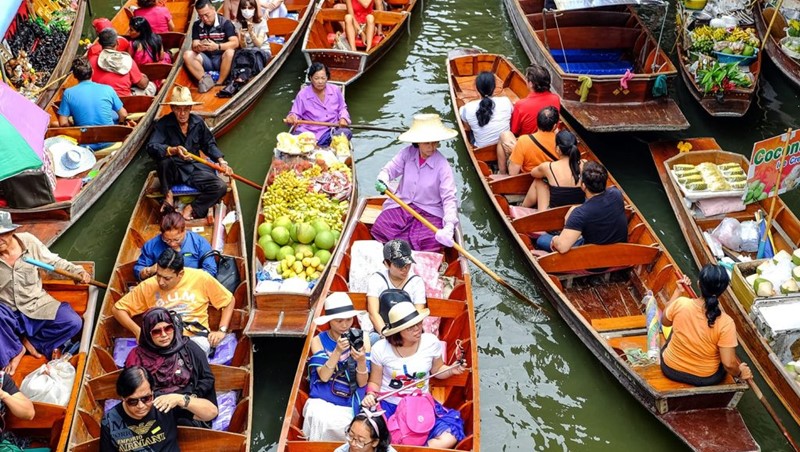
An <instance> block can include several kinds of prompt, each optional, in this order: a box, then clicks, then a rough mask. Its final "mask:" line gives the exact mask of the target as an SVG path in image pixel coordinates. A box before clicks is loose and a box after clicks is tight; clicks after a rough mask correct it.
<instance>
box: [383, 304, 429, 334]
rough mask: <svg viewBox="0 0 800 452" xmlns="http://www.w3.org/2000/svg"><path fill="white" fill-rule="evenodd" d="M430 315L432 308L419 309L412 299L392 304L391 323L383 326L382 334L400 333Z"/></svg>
mask: <svg viewBox="0 0 800 452" xmlns="http://www.w3.org/2000/svg"><path fill="white" fill-rule="evenodd" d="M429 315H431V310H430V309H428V308H424V309H420V310H417V307H416V306H414V303H412V302H410V301H401V302H400V303H397V304H396V305H394V306H392V309H390V310H389V323H387V324H386V326H385V327H383V331H381V334H382V335H383V336H384V337H387V336H391V335H392V334H395V333H399V332H401V331H403V330H404V329H406V328H410V327H412V326H414V325H416V324H418V323H420V322H422V321H423V320H424V319H425V317H428V316H429Z"/></svg>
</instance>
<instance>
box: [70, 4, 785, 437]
mask: <svg viewBox="0 0 800 452" xmlns="http://www.w3.org/2000/svg"><path fill="white" fill-rule="evenodd" d="M418 1H419V3H420V4H419V5H417V9H416V11H415V12H414V14H413V16H412V20H411V22H410V27H409V33H408V34H407V35H406V36H405V37H403V38H402V39H401V40H400V42H399V43H398V44H397V46H396V47H395V48H394V49H393V50H392V51H391V53H390V54H389V55H388V56H386V57H385V58H384V59H383V60H382V61H381V62H380V64H379V65H378V66H377V67H375V68H374V69H373V70H371V71H370V72H369V73H368V74H367V75H365V76H364V77H363V78H361V80H359V81H358V82H357V83H355V84H354V85H352V86H351V87H350V88H348V90H347V94H346V96H347V101H348V104H349V107H350V114H351V116H352V119H353V122H354V123H361V124H372V125H377V126H382V127H391V128H405V127H407V126H408V125H410V123H411V118H412V115H413V114H415V113H417V112H426V113H439V114H440V115H442V117H443V118H444V120H445V122H446V123H448V124H449V125H450V126H454V124H455V122H454V121H455V116H454V114H453V112H452V107H451V104H450V99H449V94H448V87H447V79H446V70H445V58H446V55H447V52H448V50H450V49H453V48H456V47H476V48H479V49H482V50H485V51H488V52H494V53H500V54H504V55H506V56H508V57H509V58H510V59H511V60H512V61H513V62H514V63H515V64H516V65H517V66H518V67H520V68H524V67H525V66H527V64H528V59H527V57H526V55H525V53H524V52H523V51H522V48H521V46H520V45H519V43H518V42H517V39H516V37H515V35H514V31H513V29H512V27H511V25H510V22H509V20H508V17H507V15H506V10H505V8H504V7H503V5H502V2H501V0H488V1H487V0H458V1H456V0H418ZM92 6H93V8H94V14H95V16H106V17H111V16H112V15H113V14H115V13H116V11H118V9H119V7H120V1H119V0H93V1H92ZM671 9H672V10H674V8H671ZM643 15H644V16H645V17H647V18H648V20H649V21H650V22H652V23H651V25H652V28H653V29H654V30H655V31H656V33H657V32H658V28H659V26H660V20H661V18H662V17H663V16H664V12H663V10H661V9H658V10H650V11H644V12H643ZM667 15H668V16H669V17H671V16H672V13H671V12H668V13H667ZM89 21H90V18H87V24H88V22H89ZM673 24H674V22H673V21H672V19H671V18H670V19H669V20H668V21H667V22H666V27H665V33H664V48H666V49H670V48H671V47H672V44H673V42H674V27H673ZM86 28H87V30H88V29H89V28H90V26H89V25H87V27H86ZM764 61H765V65H764V70H763V73H764V76H763V77H762V79H761V87H760V89H759V98H758V100H757V101H756V102H755V103H754V105H753V106H752V108H751V110H750V112H749V113H748V115H747V116H746V117H744V118H742V119H720V120H715V119H711V118H709V117H708V116H707V115H705V114H704V113H703V112H702V111H701V109H700V108H699V107H698V106H697V104H696V103H695V101H694V99H693V98H692V97H691V95H690V94H689V93H688V91H686V89H685V88H684V87H683V86H682V84H681V83H682V82H679V81H678V80H676V82H675V83H674V84H673V85H672V86H671V88H670V91H671V94H672V95H673V96H675V97H676V98H677V99H678V101H679V103H680V106H681V108H682V109H683V112H684V114H685V115H686V116H687V118H688V119H689V121H690V122H691V124H692V128H691V129H689V130H688V131H685V132H682V133H676V134H655V133H654V134H637V135H632V134H605V135H596V134H589V133H588V132H585V131H582V130H579V131H580V134H581V138H582V139H583V140H586V142H587V143H589V144H590V146H591V147H592V149H593V150H594V152H595V153H596V154H597V155H598V156H599V158H600V159H601V160H602V161H603V163H604V164H605V165H606V166H607V167H608V168H609V170H610V172H611V173H612V174H613V175H614V177H616V179H617V180H618V181H619V182H620V183H621V184H622V187H623V188H624V189H625V191H626V192H627V193H628V195H629V196H630V197H631V198H632V199H633V201H634V202H635V203H636V205H637V206H638V207H639V209H640V210H641V211H642V212H643V213H644V215H645V217H646V218H647V220H648V221H649V222H650V224H651V225H652V226H653V228H654V230H655V231H656V232H657V233H659V234H660V235H661V237H662V240H663V241H664V242H665V244H666V245H667V247H668V248H669V250H670V251H671V252H672V254H673V256H674V257H675V259H676V260H677V261H678V263H679V265H680V266H681V267H682V268H683V270H684V272H686V273H687V274H689V275H692V276H695V275H696V274H697V269H696V268H694V265H693V263H692V260H691V255H690V254H689V251H688V248H687V247H686V244H685V242H684V239H683V236H682V234H681V231H680V229H679V228H678V226H677V223H676V221H675V219H674V216H673V213H672V210H671V209H670V206H669V204H668V202H667V199H666V197H665V195H664V192H663V190H662V188H661V183H660V182H659V180H658V176H657V174H656V171H655V167H654V166H653V163H652V161H651V159H650V156H649V154H648V149H647V143H648V142H649V141H652V140H656V139H677V138H683V137H692V136H713V137H715V138H716V139H717V140H718V141H719V142H720V144H721V145H722V146H723V147H724V148H725V149H727V150H731V151H736V152H740V153H743V154H745V155H748V156H749V154H750V151H751V149H752V144H753V142H754V141H757V140H760V139H763V138H765V137H769V136H774V135H776V134H778V133H780V132H781V131H783V130H785V129H786V128H787V127H795V126H797V122H796V121H795V119H794V118H796V117H798V113H799V112H798V110H799V109H800V107H798V90H797V88H796V87H793V86H791V85H790V84H789V83H788V82H787V81H786V80H785V79H784V78H783V77H782V76H781V74H780V73H779V72H778V70H777V68H776V67H775V66H774V65H772V64H771V62H769V61H768V59H767V58H765V59H764ZM305 66H306V64H305V60H304V59H303V56H302V54H301V52H300V50H299V46H298V48H297V49H296V50H295V52H294V54H293V55H292V56H291V58H290V59H289V60H288V62H287V63H286V65H285V66H284V68H283V70H282V72H281V74H279V75H278V76H277V77H276V78H275V79H274V80H273V82H272V84H271V85H270V87H269V88H268V89H267V91H266V92H265V94H264V96H263V98H262V99H261V101H260V102H259V103H258V105H257V107H256V108H255V109H254V110H253V111H252V112H251V113H250V114H249V116H248V117H247V118H245V119H244V120H243V121H242V122H241V123H240V124H239V125H238V126H237V127H236V128H235V129H234V130H233V131H232V132H231V133H229V134H228V135H227V136H225V137H223V138H222V139H221V140H220V142H219V144H220V146H221V148H222V150H223V151H224V152H225V154H226V159H227V160H228V161H229V163H230V165H231V166H232V167H233V168H234V169H236V171H237V173H239V174H241V175H242V176H244V177H247V178H249V179H252V180H255V181H263V180H264V176H265V174H266V171H267V168H268V166H269V162H270V158H271V156H272V148H273V143H274V142H275V135H276V134H277V133H279V132H281V131H284V130H285V127H284V125H283V124H282V122H281V119H282V118H283V117H284V116H285V115H286V113H287V111H288V110H289V108H290V103H291V101H292V99H293V98H294V95H295V93H296V92H297V89H298V87H299V86H300V84H301V82H302V81H303V80H302V73H303V70H304V68H305ZM401 146H402V145H401V144H400V143H399V142H397V141H396V136H395V135H394V134H390V133H385V132H367V131H357V132H356V134H355V137H354V147H355V155H356V162H357V168H358V173H359V181H358V182H359V190H360V193H362V194H364V195H372V194H375V193H376V192H375V189H374V187H373V186H374V182H375V175H376V174H377V173H378V171H379V170H380V168H381V167H382V166H383V165H384V164H385V163H386V162H387V161H388V160H389V159H390V158H391V157H392V156H393V155H394V153H395V152H397V151H398V150H399V149H400V148H401ZM440 150H441V151H442V152H443V153H444V155H445V156H447V158H448V159H449V160H450V162H451V163H452V164H453V168H454V170H455V177H456V181H457V185H458V188H459V194H460V200H461V221H462V225H463V228H464V233H465V239H466V248H467V249H468V250H469V251H471V252H472V253H473V254H474V255H475V256H476V257H477V258H478V259H480V260H481V261H482V262H484V263H486V264H487V265H488V266H489V267H491V268H493V269H494V270H495V271H496V272H497V273H498V274H499V275H500V276H502V277H503V278H505V279H506V280H507V281H508V282H510V283H511V284H512V285H514V286H515V287H517V288H519V289H520V290H521V291H523V292H524V293H525V294H527V295H528V296H529V297H531V298H532V299H534V300H537V301H538V302H539V303H542V304H545V305H548V301H547V300H545V299H543V298H542V296H541V294H540V291H539V289H538V288H537V286H536V285H535V284H534V283H533V281H535V276H534V274H533V272H532V270H531V269H530V268H529V267H528V266H527V264H526V263H525V260H524V258H523V256H522V255H521V253H520V252H519V251H517V250H516V249H515V248H514V246H513V245H512V243H513V242H512V240H511V237H510V236H509V234H508V233H507V232H506V230H505V229H504V227H503V226H502V224H501V223H500V221H498V217H497V214H496V213H495V212H494V210H493V208H492V207H491V205H490V203H489V202H488V198H487V197H486V195H485V194H484V193H483V192H482V190H481V188H480V183H479V181H478V179H477V176H476V174H475V171H474V170H473V169H472V167H471V166H470V161H469V158H468V157H467V156H466V154H465V152H466V151H465V148H464V146H463V145H462V144H461V143H460V142H459V141H458V140H451V141H448V142H443V143H442V146H441V148H440ZM151 169H153V165H152V162H151V161H150V160H149V158H148V157H147V155H146V153H144V152H140V155H138V156H137V157H136V159H135V160H134V161H133V163H132V164H131V165H130V166H129V167H128V168H127V169H126V170H125V172H124V173H123V174H122V175H121V177H120V178H119V179H118V180H117V182H116V183H115V184H114V186H113V187H112V188H111V189H109V190H108V192H107V193H106V194H105V195H104V196H103V197H102V198H101V199H100V200H99V201H98V202H97V203H96V204H95V206H94V207H93V208H92V209H91V210H90V211H89V212H88V213H86V214H85V215H84V217H83V218H82V219H81V220H80V221H79V222H78V223H77V224H76V225H75V226H73V227H72V229H71V230H70V231H69V232H68V233H67V234H66V235H64V236H63V237H62V238H61V239H60V240H59V241H58V242H57V243H56V245H55V250H56V251H57V252H59V253H61V254H62V255H63V256H65V257H67V258H69V259H86V260H94V261H96V262H97V269H98V279H101V280H104V279H107V278H108V276H109V275H110V273H111V270H112V267H113V265H114V259H115V257H116V255H117V250H118V244H119V243H120V241H121V240H122V238H123V235H124V231H125V227H126V225H127V223H128V220H129V219H130V215H131V211H132V209H133V206H134V203H135V200H136V197H137V196H138V194H139V192H140V190H141V188H142V184H143V183H144V180H145V176H146V174H147V172H148V171H150V170H151ZM239 192H240V195H241V199H242V201H243V203H244V204H243V208H242V210H243V211H244V215H245V218H244V222H245V225H246V227H245V230H246V231H247V234H248V243H250V241H251V239H252V237H250V234H251V231H252V227H253V225H252V223H253V221H254V218H255V211H256V208H257V206H258V199H257V198H258V193H257V192H256V190H254V189H251V188H249V187H247V186H246V185H243V184H239ZM786 200H787V201H788V202H789V203H790V206H792V207H793V208H796V207H797V206H798V204H799V201H798V196H797V195H796V192H795V194H794V195H791V194H790V195H789V196H787V197H786ZM473 275H474V283H475V285H474V289H475V293H474V295H475V304H476V308H475V309H476V318H477V322H478V325H477V326H478V344H479V347H480V378H481V384H480V389H481V391H480V397H481V413H480V415H481V420H482V442H481V444H482V446H483V450H486V451H517V450H522V451H529V450H581V451H583V450H586V451H595V450H597V451H602V450H644V449H646V450H651V451H672V450H682V449H683V446H682V443H680V442H679V441H678V440H677V439H675V437H674V436H673V435H672V434H671V433H670V432H669V431H668V430H667V428H665V427H664V426H662V425H661V424H660V423H659V422H658V421H656V420H655V418H654V417H653V416H652V415H650V413H649V412H648V411H647V410H646V409H645V408H643V407H642V406H641V405H639V403H638V402H636V400H634V398H633V397H632V396H631V395H629V394H628V393H627V392H626V391H625V390H624V389H623V388H622V386H621V385H620V384H619V383H618V382H617V380H616V379H615V378H614V377H612V376H611V375H610V374H609V373H608V372H607V371H606V370H605V368H604V367H603V366H602V365H601V364H600V363H599V362H598V360H597V359H596V358H595V357H594V356H593V355H592V354H591V353H590V352H588V351H587V350H586V349H585V347H584V346H583V345H582V343H581V342H580V341H579V340H578V339H577V337H576V336H575V335H573V333H572V331H571V330H570V329H569V328H568V327H567V326H566V324H565V323H564V322H563V321H561V319H560V318H558V317H557V316H556V318H554V319H551V320H539V319H538V317H537V315H536V313H535V310H534V309H533V308H531V307H530V306H529V305H527V304H525V303H524V302H520V301H519V300H517V299H516V298H515V297H514V296H512V295H511V294H510V293H509V292H508V291H506V290H505V289H503V288H502V287H501V286H499V285H498V284H496V283H495V282H494V281H493V280H492V279H491V278H489V277H487V276H486V275H484V274H483V273H481V271H480V270H478V269H477V268H474V267H473ZM551 311H552V309H551ZM301 345H302V344H301V341H300V340H288V339H277V340H275V339H265V340H258V341H256V342H255V347H256V351H257V353H256V366H255V382H256V384H255V388H256V390H255V405H254V421H253V431H254V434H253V450H254V451H268V450H270V449H272V448H274V446H275V444H276V443H277V439H278V438H277V436H278V433H279V431H280V425H281V422H282V417H283V413H284V411H285V409H286V402H287V399H288V396H289V391H290V385H291V382H292V379H293V377H294V374H295V370H296V368H297V361H298V357H299V354H300V347H301ZM739 355H740V357H744V356H745V354H744V352H743V351H741V350H740V352H739ZM761 387H762V388H764V389H765V392H768V391H766V385H765V384H764V383H763V382H761ZM768 397H769V398H770V400H771V401H772V403H773V406H775V407H776V409H777V410H778V412H779V413H780V415H781V416H782V417H783V419H784V422H785V423H786V424H787V425H791V424H792V422H791V420H790V418H789V416H788V415H787V414H786V413H785V411H784V410H783V408H782V407H779V404H778V403H777V402H776V401H775V399H774V397H773V396H772V394H768ZM739 407H740V409H741V411H742V412H743V415H744V418H745V422H746V423H747V425H748V427H749V428H750V430H751V431H752V432H753V435H754V436H755V437H756V440H757V441H758V443H759V444H760V445H761V448H762V450H764V451H780V450H789V449H788V446H787V445H786V444H785V442H784V441H783V440H782V438H781V437H780V433H779V432H778V430H777V429H776V428H775V426H774V424H773V423H772V421H771V419H770V417H769V416H768V414H767V413H766V411H765V410H764V409H763V408H762V406H761V404H760V403H759V402H758V400H757V399H756V397H755V396H754V395H753V394H752V393H750V392H748V394H746V395H745V397H744V398H743V400H742V401H741V403H740V404H739ZM791 431H792V433H793V435H794V436H795V437H800V431H799V430H798V429H797V428H791Z"/></svg>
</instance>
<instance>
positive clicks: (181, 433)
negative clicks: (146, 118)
mask: <svg viewBox="0 0 800 452" xmlns="http://www.w3.org/2000/svg"><path fill="white" fill-rule="evenodd" d="M161 197H163V194H162V193H161V188H160V186H159V184H158V178H157V177H156V174H155V172H151V173H150V175H149V176H148V178H147V182H145V185H144V188H143V189H142V192H141V195H140V196H139V201H138V203H137V205H136V208H135V209H134V210H133V214H132V215H131V221H130V223H129V224H128V228H127V232H126V233H125V238H124V239H123V242H122V244H121V246H120V249H119V254H117V262H116V266H115V268H114V272H113V273H112V275H111V279H110V281H109V283H108V289H107V290H106V293H105V297H104V298H103V305H102V307H101V309H100V316H99V319H98V322H97V328H95V332H94V337H93V339H92V343H91V344H92V347H91V351H90V352H89V359H88V361H87V364H86V374H85V375H84V377H83V379H82V380H81V382H80V394H79V396H78V410H77V412H76V413H75V419H74V421H73V425H72V432H71V434H70V440H69V450H72V451H81V452H84V451H98V450H100V421H101V419H102V417H103V413H104V407H105V402H106V401H107V400H110V399H117V398H118V396H117V394H116V389H115V384H116V381H117V377H118V376H119V373H120V372H121V369H120V368H119V367H118V366H117V362H115V355H114V348H115V343H116V342H117V341H118V340H121V339H126V338H127V339H129V338H132V337H133V333H131V332H130V331H128V330H127V329H126V328H125V327H123V326H122V325H120V324H119V322H117V320H116V319H115V318H114V317H113V315H112V314H111V308H112V306H113V305H114V303H115V302H116V301H117V300H119V299H120V298H121V297H122V296H124V295H125V293H127V292H128V289H129V288H130V287H132V286H133V285H135V284H136V283H137V279H136V278H135V276H134V274H133V266H134V264H135V263H136V259H137V258H138V257H139V253H140V249H141V247H142V245H144V243H145V242H146V241H147V240H149V239H151V238H153V237H156V236H157V235H158V234H159V233H160V229H159V225H160V220H161V214H160V203H159V198H161ZM229 212H235V213H236V220H235V221H234V222H233V223H232V224H229V225H225V224H224V223H223V219H225V217H226V216H227V215H228V213H229ZM186 228H187V229H188V230H191V231H193V232H196V233H198V234H200V235H201V236H203V237H205V238H206V239H208V241H209V242H210V243H211V248H212V249H215V250H218V251H220V253H222V254H223V255H227V256H232V257H234V259H235V260H236V263H237V266H238V268H239V276H240V278H241V283H240V284H239V287H238V288H237V289H236V290H235V291H234V304H235V310H234V313H233V317H232V318H231V323H230V325H229V331H230V333H229V334H233V335H234V336H235V337H236V339H237V341H238V343H237V345H236V351H235V353H234V355H233V358H232V361H231V363H230V364H229V365H222V364H211V371H212V372H213V373H214V378H215V389H216V391H217V395H218V399H219V398H220V397H219V395H220V393H223V392H229V391H234V393H235V396H236V408H235V410H234V412H233V414H232V416H231V418H230V425H229V426H228V428H227V430H225V431H217V430H211V429H202V428H196V427H183V426H181V427H178V443H179V445H180V448H181V450H183V451H201V450H220V451H221V450H224V451H240V452H245V451H249V450H250V436H251V432H252V411H253V407H252V397H253V379H252V372H253V367H252V363H253V351H252V346H251V343H250V339H249V338H247V336H245V335H244V334H242V330H243V329H244V326H245V325H246V324H247V318H248V315H249V311H250V302H249V296H250V288H249V283H248V277H247V276H248V275H247V248H246V247H245V241H244V231H243V230H242V212H241V208H240V205H239V196H238V192H237V191H236V184H233V183H232V184H231V185H230V189H229V190H228V192H227V193H226V194H225V196H223V198H222V200H221V201H220V202H219V203H218V204H217V205H215V206H214V208H213V221H211V222H208V221H207V220H206V218H203V219H199V220H191V221H188V222H187V224H186ZM220 313H221V311H220V310H218V309H215V308H213V307H209V313H208V314H209V326H210V327H211V330H212V331H216V330H217V327H218V325H219V320H220ZM139 320H140V316H136V317H134V321H137V322H138V321H139Z"/></svg>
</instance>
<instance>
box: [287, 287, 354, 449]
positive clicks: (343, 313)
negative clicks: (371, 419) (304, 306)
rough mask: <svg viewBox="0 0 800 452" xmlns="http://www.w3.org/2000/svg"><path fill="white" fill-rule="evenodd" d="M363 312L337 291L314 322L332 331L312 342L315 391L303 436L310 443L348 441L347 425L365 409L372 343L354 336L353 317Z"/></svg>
mask: <svg viewBox="0 0 800 452" xmlns="http://www.w3.org/2000/svg"><path fill="white" fill-rule="evenodd" d="M360 313H362V311H356V310H355V308H354V307H353V302H352V301H351V300H350V297H348V296H347V294H346V293H344V292H334V293H333V294H331V295H330V296H329V297H328V298H327V299H325V315H323V316H320V317H317V318H316V319H314V323H316V324H317V325H324V324H326V323H327V324H328V329H327V330H326V331H323V332H321V333H320V334H318V335H317V336H316V337H314V339H313V340H312V341H311V354H312V355H311V358H309V360H308V378H309V381H310V384H309V386H310V388H311V391H310V394H309V399H308V401H307V402H306V405H305V407H303V418H304V419H303V433H304V435H305V436H306V437H307V438H308V439H309V440H310V441H344V440H345V430H346V429H347V426H348V425H350V422H351V421H352V420H353V416H355V415H356V414H357V413H358V412H359V411H360V410H361V401H362V400H363V399H364V393H365V392H366V386H367V380H368V378H369V368H370V367H369V354H370V343H369V337H368V336H367V335H364V334H363V333H362V334H361V338H362V339H361V341H363V342H362V343H361V344H359V343H358V342H359V341H358V339H357V338H356V337H353V336H352V334H350V333H351V327H352V326H353V318H354V317H355V316H356V315H358V314H360ZM352 332H360V330H357V331H352ZM349 338H354V339H355V340H354V342H356V343H351V342H350V339H349Z"/></svg>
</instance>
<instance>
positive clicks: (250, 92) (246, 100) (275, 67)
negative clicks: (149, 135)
mask: <svg viewBox="0 0 800 452" xmlns="http://www.w3.org/2000/svg"><path fill="white" fill-rule="evenodd" d="M284 5H286V8H287V9H288V11H289V13H290V14H292V16H293V17H296V18H290V17H280V18H268V19H266V20H267V28H268V29H269V31H268V32H267V39H268V40H269V45H270V49H271V53H272V57H271V58H270V60H269V62H268V63H267V66H266V67H265V68H264V69H263V70H262V71H261V72H259V73H258V75H256V76H255V77H253V78H252V79H251V80H250V81H249V82H247V84H246V85H244V86H242V87H241V88H240V89H239V90H238V91H237V92H236V94H234V95H233V96H232V97H217V93H219V92H220V91H221V90H222V89H223V88H224V86H220V85H217V86H214V87H213V88H211V90H209V91H208V92H205V93H202V94H201V93H199V92H198V90H197V80H196V79H195V78H194V77H193V76H192V75H191V74H190V73H189V71H187V70H186V68H181V70H180V71H179V72H178V76H177V77H176V78H175V80H174V82H173V83H175V84H178V85H181V86H187V87H189V89H190V90H191V91H192V98H193V99H194V100H195V101H196V102H202V104H201V105H196V106H195V107H194V108H193V109H192V113H195V114H197V115H200V116H201V117H202V118H203V119H204V120H205V121H206V125H208V127H209V128H210V129H211V131H212V132H213V133H214V135H215V136H217V137H220V136H222V135H224V134H225V133H227V132H228V131H229V130H231V129H232V128H233V127H234V126H235V125H236V124H237V123H238V122H239V121H240V120H241V119H242V118H243V117H244V116H245V115H246V114H247V113H249V112H250V110H252V109H253V107H255V105H256V101H257V100H258V99H259V98H260V97H261V95H262V94H264V91H265V90H266V88H267V85H268V84H269V82H270V81H271V80H272V78H273V77H274V76H275V74H277V73H278V71H279V70H280V68H281V67H282V66H283V64H284V63H285V62H286V60H287V59H288V58H289V54H291V53H292V49H294V47H295V46H296V45H297V43H298V42H299V41H300V39H301V37H302V36H303V31H304V30H305V27H306V26H308V21H309V19H310V18H311V9H312V8H311V1H310V0H286V1H285V2H284ZM218 83H223V80H220V81H219V82H218ZM169 111H170V110H169V107H162V108H161V111H160V112H159V114H158V116H159V117H161V116H164V115H166V114H168V113H169Z"/></svg>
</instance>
